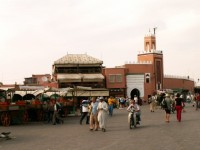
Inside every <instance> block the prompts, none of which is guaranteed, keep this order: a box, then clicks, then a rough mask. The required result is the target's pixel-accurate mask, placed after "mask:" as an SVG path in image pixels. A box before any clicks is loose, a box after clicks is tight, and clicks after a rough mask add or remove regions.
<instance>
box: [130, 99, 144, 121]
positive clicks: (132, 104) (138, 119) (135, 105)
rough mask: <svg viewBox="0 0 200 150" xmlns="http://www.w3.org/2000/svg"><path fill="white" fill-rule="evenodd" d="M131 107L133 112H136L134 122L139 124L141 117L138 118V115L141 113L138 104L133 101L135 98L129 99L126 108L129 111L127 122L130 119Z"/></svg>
mask: <svg viewBox="0 0 200 150" xmlns="http://www.w3.org/2000/svg"><path fill="white" fill-rule="evenodd" d="M131 109H134V110H135V113H136V117H137V122H136V124H140V121H141V118H140V115H141V110H140V107H139V105H138V104H137V103H136V102H135V100H133V99H132V100H131V101H130V105H129V106H128V108H127V111H129V114H128V122H129V121H130V117H131V112H130V111H131Z"/></svg>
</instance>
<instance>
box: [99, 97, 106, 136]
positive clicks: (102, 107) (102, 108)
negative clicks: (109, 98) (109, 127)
mask: <svg viewBox="0 0 200 150" xmlns="http://www.w3.org/2000/svg"><path fill="white" fill-rule="evenodd" d="M99 100H100V102H99V104H98V106H97V110H98V122H99V127H100V128H101V129H102V131H103V132H106V118H107V115H108V114H107V111H108V104H107V103H106V102H105V101H104V98H103V97H100V98H99Z"/></svg>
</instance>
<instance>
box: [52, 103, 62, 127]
mask: <svg viewBox="0 0 200 150" xmlns="http://www.w3.org/2000/svg"><path fill="white" fill-rule="evenodd" d="M60 111H61V105H60V103H59V102H58V101H57V100H56V103H55V104H54V112H53V125H56V122H57V120H58V122H60V121H61V123H62V124H63V123H64V119H63V118H61V116H60Z"/></svg>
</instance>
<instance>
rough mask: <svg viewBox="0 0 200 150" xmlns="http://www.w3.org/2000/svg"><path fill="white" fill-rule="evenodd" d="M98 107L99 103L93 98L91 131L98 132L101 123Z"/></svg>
mask: <svg viewBox="0 0 200 150" xmlns="http://www.w3.org/2000/svg"><path fill="white" fill-rule="evenodd" d="M97 106H98V102H97V101H96V97H92V103H91V113H90V130H91V131H92V130H94V131H97V130H98V127H99V123H98V120H97V115H98V111H97Z"/></svg>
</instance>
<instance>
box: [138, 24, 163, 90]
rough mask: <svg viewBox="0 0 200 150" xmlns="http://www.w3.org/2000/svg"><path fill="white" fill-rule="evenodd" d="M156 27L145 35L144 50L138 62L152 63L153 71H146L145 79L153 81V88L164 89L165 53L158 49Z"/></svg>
mask: <svg viewBox="0 0 200 150" xmlns="http://www.w3.org/2000/svg"><path fill="white" fill-rule="evenodd" d="M155 31H156V28H154V32H153V33H151V32H149V33H148V34H147V35H146V36H145V37H144V51H143V52H142V53H140V54H138V57H137V59H138V63H143V64H145V63H146V64H147V65H152V69H151V71H147V72H146V73H145V81H147V79H148V82H149V83H151V84H152V85H153V86H152V89H153V90H154V91H155V90H162V89H163V78H164V69H163V53H162V51H160V50H157V49H156V32H155Z"/></svg>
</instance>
